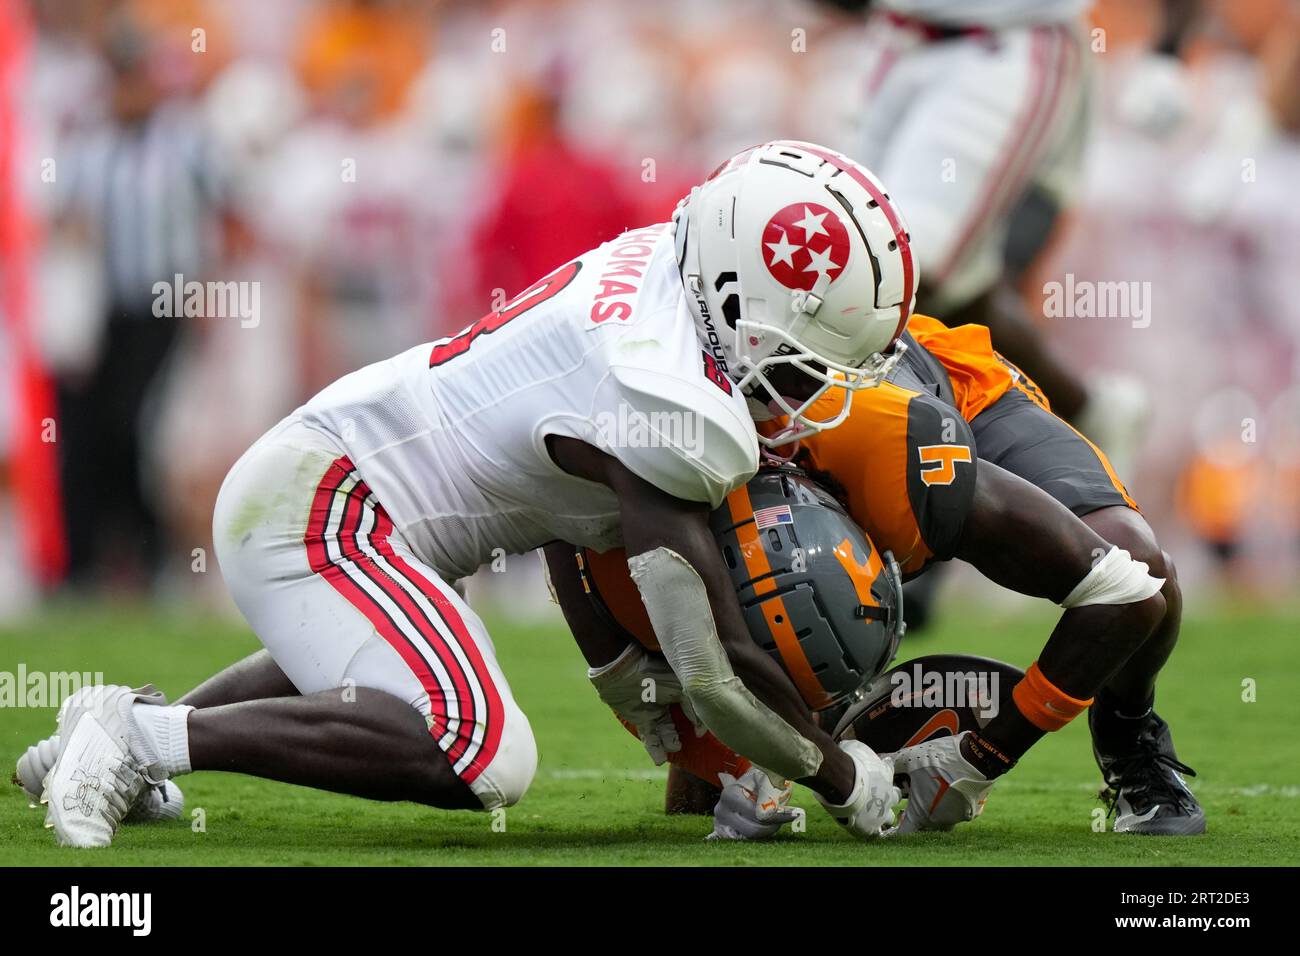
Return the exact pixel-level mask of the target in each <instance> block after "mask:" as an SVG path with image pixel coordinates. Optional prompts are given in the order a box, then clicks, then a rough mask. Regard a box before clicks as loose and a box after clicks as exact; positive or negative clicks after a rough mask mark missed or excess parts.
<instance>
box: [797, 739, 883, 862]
mask: <svg viewBox="0 0 1300 956" xmlns="http://www.w3.org/2000/svg"><path fill="white" fill-rule="evenodd" d="M840 749H841V750H843V751H844V752H845V753H846V754H848V755H849V757H850V758H851V759H852V760H853V766H854V769H855V771H856V774H855V777H854V780H853V792H852V793H851V794H850V795H849V799H848V800H847V801H845V802H844V803H842V804H834V803H827V802H826V800H825V799H824V798H823V797H822V796H821V794H817V800H818V802H819V803H820V804H821V805H822V806H823V807H825V808H826V812H827V813H829V814H830V815H831V816H832V817H834V819H835V822H836V823H838V824H839V825H840V826H842V827H844V829H846V830H848V831H849V832H850V833H852V834H853V835H854V836H856V837H859V838H861V839H864V840H872V839H875V838H876V837H878V836H881V835H882V831H883V830H884V829H885V827H889V826H893V823H894V805H895V804H897V803H898V802H899V801H900V800H901V799H902V798H903V795H902V793H901V792H900V791H899V789H898V788H897V787H895V786H894V761H893V760H891V759H890V758H889V757H881V756H878V755H877V754H876V752H875V751H874V750H872V749H871V748H870V747H868V746H867V745H866V744H864V743H863V742H862V741H860V740H842V741H840Z"/></svg>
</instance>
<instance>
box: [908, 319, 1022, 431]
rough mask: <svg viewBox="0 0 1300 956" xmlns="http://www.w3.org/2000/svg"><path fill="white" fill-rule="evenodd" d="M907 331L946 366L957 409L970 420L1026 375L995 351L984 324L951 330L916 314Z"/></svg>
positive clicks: (962, 326) (937, 321)
mask: <svg viewBox="0 0 1300 956" xmlns="http://www.w3.org/2000/svg"><path fill="white" fill-rule="evenodd" d="M907 331H908V332H910V333H912V338H914V339H916V341H917V342H918V343H919V344H920V345H921V346H923V347H924V348H925V350H926V351H927V352H929V353H930V354H931V355H933V356H934V357H935V358H937V359H938V360H939V362H940V364H942V365H943V367H944V371H946V372H947V373H948V379H949V381H950V382H952V391H953V396H954V398H955V404H956V406H957V411H959V412H961V417H962V418H964V419H966V421H970V420H971V419H972V418H974V417H975V416H976V415H978V414H979V413H980V412H982V411H984V409H986V408H988V407H989V406H990V405H992V404H993V403H994V402H996V401H997V400H998V399H999V398H1001V397H1002V396H1003V395H1005V394H1006V392H1007V390H1008V389H1009V388H1011V387H1012V386H1013V385H1014V384H1015V381H1016V377H1017V375H1019V374H1022V373H1019V370H1017V369H1015V368H1014V366H1012V365H1011V364H1010V363H1008V362H1007V361H1006V360H1005V359H1003V358H1002V356H1000V355H999V354H998V353H997V352H995V351H994V350H993V342H992V340H990V338H989V330H988V328H986V327H985V326H983V325H959V326H957V327H956V328H951V329H950V328H948V326H946V325H944V324H943V323H942V322H940V321H939V320H938V319H932V318H930V317H929V316H928V315H913V316H912V318H911V319H910V320H909V321H908V323H907Z"/></svg>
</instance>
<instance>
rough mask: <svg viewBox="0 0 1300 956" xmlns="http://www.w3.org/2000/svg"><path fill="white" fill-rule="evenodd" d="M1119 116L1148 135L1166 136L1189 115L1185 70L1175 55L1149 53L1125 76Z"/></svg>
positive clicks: (1189, 98) (1189, 101)
mask: <svg viewBox="0 0 1300 956" xmlns="http://www.w3.org/2000/svg"><path fill="white" fill-rule="evenodd" d="M1118 107H1119V115H1120V118H1121V119H1123V120H1124V122H1125V123H1127V124H1128V125H1129V126H1131V127H1133V128H1134V129H1136V130H1139V131H1141V132H1143V133H1146V134H1147V135H1148V136H1156V137H1163V136H1168V135H1169V134H1170V133H1173V132H1174V131H1175V130H1177V129H1178V127H1180V126H1181V125H1182V124H1183V123H1184V122H1185V121H1186V120H1187V118H1188V117H1189V116H1190V115H1191V114H1192V94H1191V90H1190V89H1189V88H1188V83H1187V71H1186V70H1185V69H1184V68H1183V64H1182V61H1180V60H1179V59H1178V57H1176V56H1169V55H1168V54H1164V53H1148V54H1146V55H1144V56H1143V57H1142V59H1141V60H1140V61H1139V62H1138V63H1137V64H1136V65H1135V66H1134V68H1133V70H1132V71H1131V73H1130V74H1129V75H1128V76H1127V77H1126V82H1125V84H1124V92H1123V93H1122V94H1121V95H1120V99H1119V103H1118Z"/></svg>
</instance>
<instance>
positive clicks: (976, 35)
mask: <svg viewBox="0 0 1300 956" xmlns="http://www.w3.org/2000/svg"><path fill="white" fill-rule="evenodd" d="M869 5H870V7H871V16H870V18H869V20H868V30H867V46H868V49H867V57H866V63H867V66H866V69H865V77H866V88H865V97H866V99H865V101H864V108H863V112H862V124H861V129H860V130H859V132H858V135H857V138H856V142H857V145H856V146H855V151H856V153H857V155H858V156H859V158H860V159H861V160H862V161H863V162H864V163H865V164H866V165H867V166H868V167H870V168H871V169H873V170H875V171H876V172H877V173H878V174H879V175H880V176H881V177H882V178H883V179H884V180H885V181H886V182H888V183H889V184H890V188H891V189H892V190H893V193H894V196H895V198H896V199H897V200H898V201H899V203H900V204H901V205H902V206H903V208H905V209H906V210H907V215H908V221H909V223H910V224H911V227H912V231H913V233H914V235H915V237H916V244H915V250H916V254H917V257H918V260H919V262H920V265H921V267H922V270H923V271H924V273H925V277H926V279H925V285H924V287H923V288H922V289H921V291H920V293H919V295H918V299H919V302H920V309H921V311H922V312H924V313H927V314H929V315H933V316H935V317H936V318H938V319H940V320H941V321H943V322H944V323H946V324H947V325H950V326H957V325H962V324H964V323H971V322H973V323H978V324H980V325H986V326H988V327H989V329H990V331H991V333H992V336H993V345H994V347H995V348H997V349H998V351H999V352H1001V353H1002V354H1003V355H1005V356H1006V357H1007V358H1009V359H1010V360H1011V361H1013V362H1015V363H1016V364H1017V365H1018V366H1020V367H1021V368H1023V369H1024V370H1025V372H1026V373H1027V374H1028V375H1029V376H1030V377H1031V378H1033V379H1034V381H1036V382H1037V383H1038V384H1039V386H1040V387H1041V388H1042V389H1043V390H1044V392H1046V394H1047V395H1048V397H1049V398H1050V399H1051V402H1052V406H1053V408H1054V409H1055V410H1056V411H1057V413H1058V414H1060V415H1061V416H1062V417H1064V418H1066V419H1067V420H1069V421H1071V422H1073V423H1074V424H1075V425H1076V426H1077V427H1079V428H1080V429H1082V430H1083V431H1084V433H1085V434H1088V435H1089V437H1091V438H1092V439H1093V440H1095V441H1096V442H1097V443H1098V444H1099V445H1101V446H1102V448H1104V449H1105V450H1106V452H1107V453H1108V454H1109V455H1110V456H1111V458H1112V460H1113V461H1114V462H1115V465H1116V467H1117V468H1118V469H1119V470H1120V473H1121V474H1128V473H1129V472H1130V469H1131V466H1132V460H1133V458H1134V456H1135V454H1136V451H1137V447H1138V443H1139V442H1140V439H1141V434H1142V431H1143V429H1144V427H1145V422H1146V419H1147V414H1148V406H1149V403H1148V399H1147V396H1146V393H1145V390H1144V389H1143V388H1142V386H1141V384H1140V383H1139V382H1137V381H1136V380H1133V379H1131V378H1129V377H1127V376H1124V375H1120V374H1117V373H1101V374H1099V375H1097V376H1096V377H1094V378H1092V379H1091V380H1088V381H1084V380H1083V379H1081V378H1080V377H1079V375H1078V374H1077V373H1076V372H1075V371H1074V370H1073V369H1072V368H1071V367H1069V363H1068V362H1066V361H1063V360H1062V359H1061V358H1060V357H1058V356H1057V355H1055V354H1054V353H1053V351H1052V349H1051V348H1050V347H1049V346H1048V344H1047V343H1046V342H1045V341H1044V337H1043V334H1042V332H1041V330H1040V329H1039V327H1038V325H1037V324H1035V323H1034V322H1033V320H1032V319H1031V318H1030V317H1029V316H1028V315H1027V314H1025V311H1024V306H1023V305H1022V304H1021V303H1020V301H1019V298H1018V296H1017V295H1016V294H1015V292H1014V289H1013V288H1011V285H1010V283H1008V282H1006V281H1004V280H1005V276H1006V273H1007V272H1008V268H1007V263H1006V261H1005V258H1006V251H1005V250H1006V246H1007V240H1008V234H1009V231H1010V230H1011V228H1012V223H1013V219H1014V218H1015V217H1016V216H1017V214H1018V212H1023V215H1024V218H1023V219H1021V220H1020V223H1021V224H1022V225H1024V226H1025V227H1026V229H1025V230H1024V231H1025V232H1026V233H1027V234H1028V235H1029V236H1030V237H1032V238H1030V239H1029V243H1028V244H1029V245H1030V246H1031V247H1033V252H1034V253H1036V252H1037V251H1038V250H1039V249H1040V248H1041V245H1042V242H1043V241H1045V239H1046V233H1047V231H1048V228H1050V224H1051V222H1052V221H1053V220H1054V218H1055V216H1056V213H1057V211H1058V210H1060V209H1061V208H1064V207H1065V206H1067V205H1069V203H1070V201H1071V199H1072V193H1073V192H1074V189H1075V187H1076V185H1077V183H1078V181H1079V179H1080V165H1081V161H1082V155H1083V147H1084V144H1085V142H1086V138H1087V131H1088V125H1089V121H1090V117H1089V112H1090V110H1089V100H1090V96H1089V85H1090V73H1091V71H1090V69H1089V61H1090V60H1091V58H1092V56H1093V55H1094V51H1092V50H1091V49H1090V47H1089V41H1088V35H1087V32H1086V25H1085V23H1084V21H1083V15H1084V14H1085V12H1086V11H1087V9H1088V7H1089V6H1090V3H1089V0H871V2H870V4H869ZM1197 5H1198V0H1164V2H1163V4H1162V12H1163V20H1164V22H1163V24H1162V27H1161V30H1160V36H1159V38H1158V40H1157V42H1156V44H1155V45H1154V47H1153V49H1152V50H1151V51H1150V55H1148V56H1147V57H1146V58H1145V59H1144V61H1143V62H1142V68H1141V69H1140V70H1138V71H1136V73H1135V77H1134V82H1133V84H1132V85H1131V88H1130V89H1129V90H1128V91H1127V95H1126V97H1125V101H1124V103H1123V104H1122V106H1123V112H1124V114H1125V116H1126V117H1127V118H1128V119H1129V120H1130V121H1131V122H1132V123H1133V124H1134V125H1137V126H1140V127H1142V128H1144V129H1146V130H1148V131H1150V132H1152V133H1160V132H1164V131H1166V130H1167V129H1168V128H1170V127H1171V126H1172V125H1174V124H1175V123H1176V122H1177V120H1178V114H1179V111H1180V109H1184V110H1185V105H1184V106H1180V105H1179V104H1181V103H1183V100H1184V99H1185V85H1180V82H1179V78H1180V77H1181V74H1182V71H1181V67H1180V66H1179V64H1178V59H1177V54H1178V52H1179V48H1180V46H1181V45H1182V43H1183V42H1184V40H1185V38H1186V36H1187V35H1188V32H1189V29H1190V27H1191V26H1192V24H1193V22H1194V20H1195V16H1196V13H1197ZM1027 202H1031V203H1032V204H1031V205H1026V203H1027ZM1031 223H1032V224H1033V225H1030V224H1031ZM1044 224H1046V227H1047V228H1044ZM1017 242H1018V243H1020V244H1022V245H1023V244H1024V243H1025V237H1024V236H1019V235H1018V236H1017ZM1017 255H1024V253H1021V252H1018V253H1017Z"/></svg>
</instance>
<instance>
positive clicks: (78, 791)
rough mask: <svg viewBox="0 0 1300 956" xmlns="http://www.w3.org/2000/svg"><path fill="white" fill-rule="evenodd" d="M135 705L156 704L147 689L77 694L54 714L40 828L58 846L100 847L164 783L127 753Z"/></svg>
mask: <svg viewBox="0 0 1300 956" xmlns="http://www.w3.org/2000/svg"><path fill="white" fill-rule="evenodd" d="M136 703H146V704H157V705H162V704H163V703H164V698H163V695H162V694H161V693H159V692H158V691H156V690H153V688H152V687H148V688H141V689H139V690H133V689H131V688H129V687H121V686H117V685H107V686H98V687H87V688H84V689H82V690H79V691H77V692H76V693H75V694H73V695H72V696H70V697H69V698H68V700H67V701H66V702H65V703H64V707H63V710H62V711H61V716H60V728H59V730H60V733H59V746H58V758H57V759H56V760H55V762H54V766H53V767H52V768H50V771H49V773H48V774H47V775H46V777H45V788H44V791H43V793H42V794H41V803H42V804H44V805H45V807H46V811H47V813H46V818H45V825H46V826H47V827H51V828H53V830H54V834H55V836H56V838H57V839H58V842H59V844H60V845H62V846H75V847H105V846H108V845H109V844H111V843H112V842H113V835H114V834H115V833H116V832H117V828H118V826H119V825H120V824H121V822H122V820H123V818H124V817H126V815H127V813H128V812H129V811H130V809H131V807H132V806H133V805H134V804H135V802H136V801H137V799H139V797H140V795H141V794H142V793H143V792H144V791H145V789H146V788H148V787H150V786H157V785H159V784H161V783H162V781H163V780H164V779H165V778H164V777H163V776H162V775H161V773H160V772H159V771H158V768H151V767H144V766H141V764H140V762H139V761H138V760H137V759H136V758H135V757H134V756H133V755H132V753H131V744H130V740H131V735H132V731H133V729H134V728H133V725H134V718H133V717H132V715H131V708H132V707H133V706H134V705H135V704H136Z"/></svg>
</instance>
